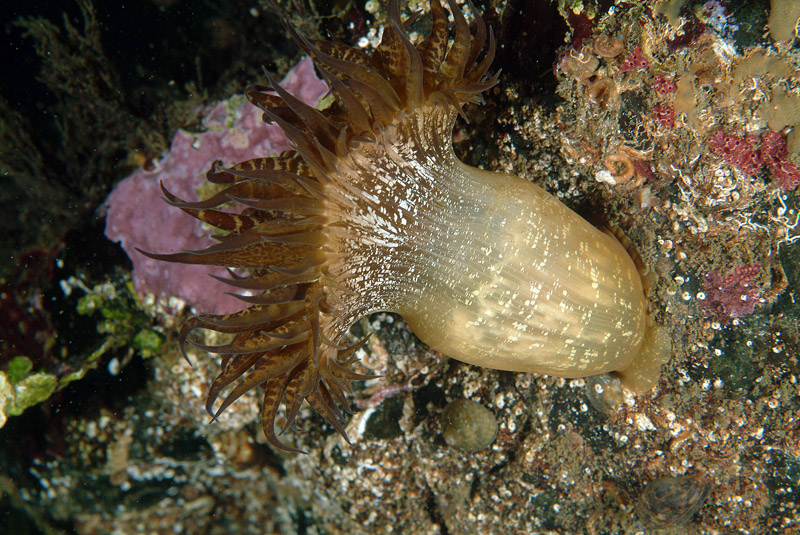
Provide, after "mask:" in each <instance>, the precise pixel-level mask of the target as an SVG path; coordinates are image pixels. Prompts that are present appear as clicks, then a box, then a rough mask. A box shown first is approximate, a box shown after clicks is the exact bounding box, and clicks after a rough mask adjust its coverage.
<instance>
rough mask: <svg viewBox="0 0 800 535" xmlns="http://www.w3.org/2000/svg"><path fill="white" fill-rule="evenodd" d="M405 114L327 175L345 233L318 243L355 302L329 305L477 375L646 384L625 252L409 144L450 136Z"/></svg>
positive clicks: (527, 185) (640, 313)
mask: <svg viewBox="0 0 800 535" xmlns="http://www.w3.org/2000/svg"><path fill="white" fill-rule="evenodd" d="M417 113H418V115H416V117H414V116H412V117H409V118H407V120H406V122H405V123H404V126H403V127H401V128H399V129H397V130H390V131H387V132H386V135H385V138H384V140H383V142H382V143H377V144H375V145H371V146H365V147H363V148H362V149H361V150H360V151H358V153H357V155H356V156H355V157H354V158H353V159H352V160H350V161H349V162H343V165H341V167H340V169H339V171H340V176H341V178H342V186H341V187H342V190H343V191H344V190H347V189H349V190H350V193H352V195H353V196H352V197H351V199H352V202H336V204H337V205H338V207H337V208H336V209H335V212H336V213H337V214H340V215H338V216H337V219H338V218H339V217H341V220H343V221H346V222H347V224H346V225H341V229H340V227H339V226H337V227H331V228H330V229H329V230H328V232H329V235H330V236H331V237H332V239H333V246H332V248H333V249H334V250H337V251H342V254H341V257H340V258H341V260H342V261H346V263H347V264H348V265H349V266H351V267H350V268H349V270H348V271H347V272H346V273H344V274H342V277H341V278H342V280H346V281H347V282H348V285H349V286H350V287H352V288H359V291H360V292H361V294H360V297H356V296H355V295H354V296H352V297H348V296H347V295H342V296H341V297H342V299H343V300H344V301H347V300H348V299H351V303H350V306H348V307H347V308H348V310H350V311H351V312H352V314H353V317H356V318H357V317H360V316H361V315H363V314H366V313H370V312H374V311H378V310H389V311H393V312H397V313H399V314H401V315H402V316H403V317H404V318H405V319H406V321H407V322H408V323H409V325H410V326H411V328H412V330H413V331H414V333H415V334H416V335H417V336H418V337H419V338H420V339H421V340H422V341H424V342H426V343H427V344H429V345H430V346H431V347H433V348H435V349H437V350H438V351H440V352H442V353H444V354H445V355H447V356H449V357H452V358H455V359H458V360H461V361H463V362H468V363H471V364H476V365H479V366H484V367H489V368H495V369H500V370H509V371H521V372H536V373H542V374H552V375H558V376H561V377H585V376H589V375H594V374H599V373H604V372H611V371H616V372H621V374H622V375H623V378H627V379H628V381H627V382H628V383H629V386H631V387H632V388H634V389H637V390H641V389H645V388H649V387H650V386H652V384H653V382H654V380H655V378H656V377H657V374H658V367H659V366H660V364H661V363H662V362H663V361H664V360H665V358H667V357H668V354H667V352H665V351H663V349H662V348H659V347H655V348H654V343H655V342H654V339H653V336H651V335H652V334H653V333H652V329H651V322H650V321H649V317H648V310H647V302H646V298H645V294H644V291H643V288H642V279H641V275H640V273H639V271H638V270H637V268H636V266H635V264H634V262H633V260H632V259H631V257H630V255H629V254H628V252H627V251H626V250H625V248H624V247H623V246H622V245H621V244H620V243H619V242H618V241H617V240H616V239H615V238H614V237H612V236H611V235H609V234H607V233H605V232H602V231H601V230H598V229H597V228H595V227H594V226H592V225H591V224H590V223H588V222H587V221H586V220H585V219H583V218H582V217H580V216H579V215H578V214H576V213H575V212H573V211H572V210H570V209H569V208H567V207H566V206H565V205H564V204H562V203H561V202H560V201H558V199H556V198H555V197H553V196H552V195H550V194H549V193H547V192H545V191H544V190H543V189H542V188H540V187H538V186H536V185H535V184H533V183H531V182H529V181H526V180H524V179H522V178H519V177H515V176H512V175H508V174H503V173H493V172H488V171H483V170H480V169H476V168H474V167H471V166H468V165H466V164H464V163H462V162H461V161H459V160H458V159H457V158H456V157H455V156H454V155H453V153H452V150H451V149H450V147H449V144H448V145H446V146H445V148H444V150H443V149H442V147H441V146H439V147H437V144H438V143H440V141H439V140H437V139H436V138H435V137H433V138H429V139H423V142H422V143H420V142H419V139H420V138H422V137H423V136H424V133H425V132H431V131H433V132H436V131H444V132H449V130H448V129H446V128H435V127H434V126H435V125H431V124H430V123H429V122H427V121H433V122H434V123H435V122H436V120H437V114H436V113H434V112H431V111H430V110H428V111H424V112H417ZM423 117H424V118H423ZM415 119H416V120H415ZM439 120H440V121H441V122H443V123H446V122H447V121H448V120H450V118H449V117H447V116H446V115H444V114H442V115H440V116H439ZM442 138H443V140H444V139H445V137H444V136H443V137H442ZM409 139H410V140H412V142H409ZM442 143H443V142H442ZM420 145H424V146H427V147H435V148H436V150H430V151H420V150H417V149H418V148H419V146H420ZM373 151H374V152H373ZM344 163H346V164H347V165H344ZM367 170H369V171H371V173H367V172H365V171H367ZM376 170H378V172H376ZM353 186H355V188H353ZM344 229H346V231H345V230H344ZM363 296H368V297H369V298H370V300H369V302H367V303H366V304H365V305H364V304H363V303H365V301H364V299H363ZM656 345H658V344H656ZM662 345H663V344H662ZM655 353H657V355H656V354H655ZM654 359H655V360H654ZM651 363H654V364H652V365H651Z"/></svg>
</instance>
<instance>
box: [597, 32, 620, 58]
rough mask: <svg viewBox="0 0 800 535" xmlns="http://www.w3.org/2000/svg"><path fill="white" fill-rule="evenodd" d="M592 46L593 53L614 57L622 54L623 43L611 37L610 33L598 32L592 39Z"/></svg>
mask: <svg viewBox="0 0 800 535" xmlns="http://www.w3.org/2000/svg"><path fill="white" fill-rule="evenodd" d="M592 48H593V49H594V53H595V54H597V55H598V56H601V57H604V58H615V57H617V56H619V55H620V54H622V51H623V50H624V49H625V45H624V44H623V43H622V41H621V40H620V39H616V38H614V37H611V36H610V35H606V34H600V35H598V36H597V37H595V38H594V40H593V41H592Z"/></svg>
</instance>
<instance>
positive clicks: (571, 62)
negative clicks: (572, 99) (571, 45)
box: [558, 46, 600, 84]
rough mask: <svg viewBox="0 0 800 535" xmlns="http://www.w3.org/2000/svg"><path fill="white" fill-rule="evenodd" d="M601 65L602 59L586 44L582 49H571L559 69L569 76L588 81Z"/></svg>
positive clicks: (583, 81) (580, 80)
mask: <svg viewBox="0 0 800 535" xmlns="http://www.w3.org/2000/svg"><path fill="white" fill-rule="evenodd" d="M598 67H600V60H599V59H598V58H597V56H595V55H594V54H592V50H591V49H590V48H589V47H588V46H585V47H583V48H582V49H581V50H580V51H578V50H575V49H570V51H569V53H568V54H566V55H565V56H564V57H563V58H562V59H561V62H560V63H559V66H558V70H559V72H561V73H563V74H564V75H566V76H568V77H569V78H573V79H575V80H577V81H579V82H581V83H584V84H585V83H586V82H587V81H588V80H589V79H590V78H591V76H592V75H593V74H594V73H595V72H596V71H597V69H598Z"/></svg>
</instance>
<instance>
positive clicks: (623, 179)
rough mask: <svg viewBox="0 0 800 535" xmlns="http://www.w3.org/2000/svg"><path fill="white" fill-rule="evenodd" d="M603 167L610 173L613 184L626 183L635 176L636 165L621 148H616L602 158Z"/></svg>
mask: <svg viewBox="0 0 800 535" xmlns="http://www.w3.org/2000/svg"><path fill="white" fill-rule="evenodd" d="M603 167H605V168H606V169H607V170H608V172H609V173H611V176H612V177H613V179H614V184H615V185H621V184H627V183H628V182H629V181H630V180H631V179H632V178H633V177H634V176H636V166H635V165H634V163H633V158H631V156H630V155H629V154H628V153H627V152H625V151H623V150H621V149H617V152H615V153H614V154H612V155H610V156H607V157H606V159H605V160H603Z"/></svg>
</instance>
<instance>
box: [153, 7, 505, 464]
mask: <svg viewBox="0 0 800 535" xmlns="http://www.w3.org/2000/svg"><path fill="white" fill-rule="evenodd" d="M448 2H449V8H450V12H451V13H452V16H453V18H454V21H455V23H454V31H453V35H452V42H451V43H450V44H449V45H448V41H449V40H450V37H451V35H450V28H449V24H448V19H447V13H446V12H445V10H444V8H443V7H442V5H441V3H440V1H439V0H432V1H431V15H432V26H431V31H430V34H429V35H428V36H427V37H426V38H425V39H424V40H423V41H422V42H421V43H420V44H418V45H416V46H415V45H413V44H412V43H411V41H410V40H409V37H408V34H407V32H406V29H405V26H404V24H403V22H402V21H401V18H400V6H399V0H391V1H390V2H389V4H388V10H389V13H388V14H389V16H388V24H387V26H386V27H385V29H384V33H383V37H382V41H381V43H380V45H379V46H378V47H377V49H376V50H375V51H374V53H372V54H367V53H365V52H363V51H361V50H357V49H354V48H351V47H348V46H346V45H343V44H341V43H332V42H312V41H310V40H308V39H306V38H305V37H303V36H301V35H299V34H298V33H297V32H296V31H295V30H294V29H292V28H288V31H289V32H290V33H291V35H292V37H293V38H294V40H295V41H296V42H297V44H298V45H299V46H300V48H302V49H303V50H304V51H305V52H306V53H307V54H308V55H310V56H311V57H312V59H313V61H314V64H315V66H316V68H317V70H318V71H319V72H320V73H321V74H322V76H323V77H324V79H325V80H326V82H327V83H328V86H329V88H330V91H331V93H332V94H333V96H334V97H335V100H336V102H335V103H334V104H333V105H332V106H331V107H330V108H328V109H326V110H323V111H320V110H317V109H315V108H313V107H311V106H308V105H306V104H304V103H303V102H301V101H300V100H298V99H297V98H296V97H294V96H292V95H291V94H290V93H288V92H287V91H285V90H284V89H283V88H282V87H281V86H280V85H279V84H278V83H277V82H276V81H275V80H274V79H273V78H272V76H271V75H270V74H269V73H266V76H267V81H268V85H261V86H253V87H251V88H249V89H248V91H247V98H248V99H249V100H250V102H251V103H253V104H254V105H256V106H258V107H259V108H261V109H262V110H263V112H264V120H265V122H274V123H277V124H278V125H279V126H281V128H282V129H283V130H284V132H285V133H286V135H287V136H288V137H289V139H290V140H291V142H292V144H293V147H294V150H292V151H287V152H284V153H283V154H281V155H278V156H270V157H264V158H258V159H254V160H249V161H246V162H242V163H239V164H236V165H233V166H231V167H223V166H222V165H221V164H219V163H218V164H217V165H215V166H214V168H213V169H212V170H211V171H209V172H208V173H207V175H206V178H207V179H208V181H210V182H212V183H215V184H220V185H222V186H223V189H222V191H220V192H219V193H217V194H216V195H214V196H212V197H210V198H208V199H205V200H201V201H197V202H187V201H185V200H182V199H179V198H178V197H176V196H175V195H173V194H172V193H170V192H169V190H167V189H166V187H164V186H163V185H162V189H163V193H164V197H165V199H166V201H167V202H168V203H169V204H170V205H172V206H175V207H177V208H180V209H181V210H183V211H184V212H186V213H188V214H189V215H191V216H193V217H195V218H197V219H199V220H200V221H203V222H204V223H207V224H208V225H211V226H212V227H215V228H217V229H219V230H220V231H222V235H221V236H220V237H218V243H216V244H214V245H212V246H210V247H208V248H206V249H203V250H199V251H184V252H180V253H174V254H153V253H147V252H144V251H140V252H142V253H143V254H146V255H148V256H150V257H151V258H155V259H158V260H163V261H168V262H181V263H190V264H204V265H216V266H225V267H227V268H229V273H230V278H221V280H223V281H224V282H227V283H228V284H229V285H231V286H232V287H233V288H235V289H238V290H243V291H246V292H247V294H246V295H244V294H237V293H234V294H233V295H235V296H236V297H238V298H239V299H241V300H242V301H243V302H244V303H246V304H247V305H248V306H247V307H246V308H244V309H243V310H241V311H239V312H237V313H234V314H227V315H211V314H200V315H197V316H194V317H192V318H190V319H189V320H187V321H186V322H185V323H184V324H183V326H182V328H181V330H180V334H179V341H180V347H181V351H182V352H183V354H184V356H186V353H185V344H186V343H187V342H189V343H192V344H193V345H195V346H197V347H199V348H200V349H203V350H205V351H209V352H212V353H217V354H220V355H221V356H222V366H221V372H220V374H219V375H218V376H217V377H216V379H214V381H213V382H212V384H211V386H210V389H209V393H208V398H207V402H206V410H207V411H208V412H209V414H211V415H212V417H213V418H214V419H215V418H217V417H218V416H219V415H220V414H221V413H222V411H224V410H225V409H226V408H227V407H228V406H230V404H231V403H233V402H234V401H236V399H238V398H239V397H241V396H242V395H243V394H245V393H246V392H248V391H249V390H251V389H253V388H254V387H257V386H262V387H263V389H264V400H263V405H262V425H263V428H264V433H265V435H266V437H267V439H268V441H269V442H270V443H271V444H272V445H273V446H275V447H277V448H280V449H283V450H287V451H299V450H297V449H295V448H292V447H290V446H287V445H285V444H284V443H282V442H281V441H280V440H279V439H278V434H276V432H275V420H276V417H277V416H278V413H279V410H280V408H281V407H285V421H286V425H285V426H284V429H283V430H284V431H285V430H286V428H287V427H289V426H291V425H292V424H293V422H294V420H295V417H296V415H297V414H298V411H299V409H300V407H301V404H302V402H303V400H305V401H306V402H308V404H309V405H310V406H311V407H312V408H313V409H315V410H316V411H317V412H318V413H319V414H321V415H322V416H323V417H324V418H325V419H326V420H327V421H328V422H329V423H330V424H331V425H332V426H333V427H334V428H335V429H336V430H337V431H338V432H339V433H340V434H341V435H342V436H343V437H344V438H345V439H346V440H347V435H346V433H345V430H344V427H343V422H344V413H345V412H349V411H350V409H349V405H348V403H347V400H346V394H347V393H349V392H350V391H351V382H352V381H353V380H357V379H365V378H369V377H370V376H365V375H360V374H357V373H355V372H353V371H352V370H350V369H349V365H350V364H351V363H352V361H353V360H354V358H355V354H356V351H357V350H358V348H359V347H361V345H362V344H363V343H364V342H365V339H364V340H361V341H360V342H358V343H356V344H354V345H351V346H345V345H343V343H342V341H343V338H344V337H345V334H346V332H347V331H348V329H349V328H350V326H351V325H352V324H353V322H354V321H355V320H357V319H358V318H360V317H361V316H363V315H364V314H365V313H367V312H370V311H373V310H381V309H386V308H391V303H389V302H388V301H387V300H386V299H384V298H383V297H382V296H381V295H380V291H379V290H376V288H377V287H379V286H380V285H379V284H377V285H376V284H375V283H374V281H371V280H370V277H373V278H374V277H379V276H380V274H371V273H369V271H370V268H369V267H365V263H364V262H363V259H364V256H359V254H360V253H359V250H360V248H361V247H362V246H366V244H369V243H372V242H375V241H376V240H378V238H376V237H375V236H371V235H370V233H371V232H373V230H374V229H371V228H369V227H370V224H369V221H370V220H369V218H365V217H361V218H360V221H361V225H360V230H359V231H358V232H355V231H353V229H352V228H351V223H352V222H353V221H355V220H356V219H359V218H358V217H355V216H353V214H355V213H359V210H360V208H359V206H360V205H365V206H367V208H368V209H372V208H374V206H375V205H377V204H380V203H381V202H383V201H382V200H381V199H380V197H379V196H380V194H381V187H380V186H378V187H377V188H376V189H377V191H375V190H374V189H372V186H374V185H375V184H376V181H375V180H374V179H375V177H376V176H377V177H380V176H382V174H386V173H389V174H391V173H393V172H396V171H397V167H396V166H395V167H393V168H391V169H386V168H383V169H382V168H381V166H380V164H379V163H378V162H379V161H388V160H394V161H395V163H397V160H398V158H399V159H402V158H403V157H408V156H409V154H410V153H411V152H413V151H404V150H401V149H398V148H397V146H396V145H394V148H392V146H391V145H392V143H389V142H388V141H387V139H388V138H390V137H391V138H392V141H393V142H396V141H397V140H398V135H395V134H392V135H389V134H388V133H389V132H396V131H397V129H398V128H402V125H403V124H405V125H406V126H407V125H408V123H409V122H411V123H419V124H423V126H424V127H425V128H431V129H435V130H437V132H435V133H434V135H433V136H431V135H429V134H426V133H425V132H420V131H419V128H417V129H416V130H415V132H414V133H413V136H412V137H415V138H416V139H415V143H416V144H417V147H416V148H418V149H419V148H420V147H419V144H420V142H421V141H422V140H424V139H429V141H430V140H434V141H435V143H434V144H435V145H437V146H436V147H431V148H429V149H430V150H433V151H436V152H438V153H440V154H443V155H445V156H444V158H447V155H448V154H450V151H451V149H450V135H451V129H452V123H453V120H454V117H455V115H456V114H457V113H462V111H461V108H462V106H463V105H464V104H465V103H468V102H476V101H478V100H480V94H481V92H483V91H485V90H486V89H488V88H490V87H492V86H493V85H494V84H496V83H497V75H495V76H493V77H491V78H488V77H487V76H486V73H487V71H488V69H489V66H490V65H491V62H492V59H493V57H494V51H495V41H494V37H493V34H492V32H491V30H489V29H487V26H486V25H485V23H484V22H483V20H482V19H481V18H480V17H476V18H475V20H474V21H473V22H472V24H471V25H470V24H469V23H468V22H467V20H466V19H465V17H464V15H463V14H462V13H461V11H460V10H459V8H458V7H457V5H456V4H455V2H454V0H448ZM474 12H475V10H474V7H473V13H474ZM420 114H422V115H431V116H433V117H434V119H433V120H431V121H428V122H426V121H425V118H424V117H423V118H422V119H419V121H418V120H417V118H415V115H420ZM412 157H413V154H412ZM401 163H402V162H401ZM367 175H369V178H370V179H371V180H364V178H365V177H366V176H367ZM400 175H401V176H395V177H394V178H396V179H397V182H402V181H403V176H402V172H401V173H400ZM395 200H396V199H395ZM232 202H235V203H237V204H238V205H239V206H242V207H244V208H243V209H241V210H240V211H239V212H233V211H230V210H226V209H225V208H226V207H229V206H230V203H232ZM362 211H363V210H362ZM362 216H363V214H362ZM365 222H366V223H365ZM365 254H366V253H365ZM370 254H372V253H370ZM217 278H219V277H217ZM195 329H207V330H211V331H217V332H220V333H226V334H228V335H230V341H229V342H227V343H224V344H221V345H216V346H208V345H203V344H200V343H198V342H196V341H194V340H192V339H190V338H189V335H190V333H191V332H192V331H194V330H195ZM228 389H229V390H228ZM224 390H228V392H227V395H226V396H225V397H224V398H223V400H222V402H221V404H220V405H219V407H217V408H216V409H214V405H215V403H216V401H217V400H218V399H219V397H220V394H221V393H222V392H223V391H224ZM282 432H283V431H281V433H282Z"/></svg>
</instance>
